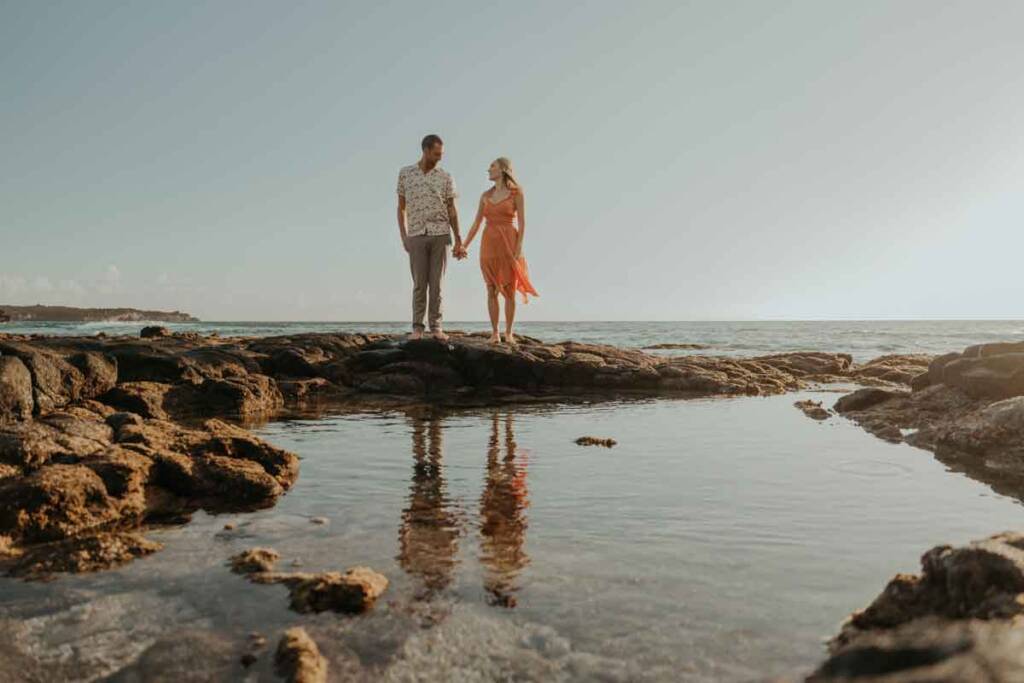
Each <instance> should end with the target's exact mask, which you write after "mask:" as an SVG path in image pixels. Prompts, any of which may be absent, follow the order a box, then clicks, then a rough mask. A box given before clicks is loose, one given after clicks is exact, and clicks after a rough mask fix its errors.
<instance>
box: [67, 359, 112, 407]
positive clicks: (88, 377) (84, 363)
mask: <svg viewBox="0 0 1024 683" xmlns="http://www.w3.org/2000/svg"><path fill="white" fill-rule="evenodd" d="M67 360H68V362H69V363H71V365H73V366H74V367H76V368H78V371H79V372H80V373H82V386H81V388H80V395H81V396H82V397H83V398H95V397H97V396H102V395H103V394H105V393H106V392H108V391H110V390H111V389H113V388H114V387H115V386H117V362H116V361H115V360H114V359H113V358H110V357H108V356H105V355H103V354H101V353H96V352H94V351H83V352H80V353H73V354H71V355H70V356H68V359H67Z"/></svg>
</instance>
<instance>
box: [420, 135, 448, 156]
mask: <svg viewBox="0 0 1024 683" xmlns="http://www.w3.org/2000/svg"><path fill="white" fill-rule="evenodd" d="M443 144H444V141H443V140H442V139H441V136H440V135H434V134H433V133H431V134H430V135H428V136H427V137H425V138H423V142H421V143H420V149H422V150H423V151H424V152H426V151H427V150H428V149H432V148H433V146H434V145H443Z"/></svg>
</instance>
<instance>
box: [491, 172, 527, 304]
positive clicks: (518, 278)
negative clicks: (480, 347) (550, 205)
mask: <svg viewBox="0 0 1024 683" xmlns="http://www.w3.org/2000/svg"><path fill="white" fill-rule="evenodd" d="M493 194H494V190H491V192H490V193H488V195H487V196H486V197H485V198H484V221H485V222H484V235H483V238H482V239H481V242H480V270H481V272H483V274H484V282H486V283H487V284H488V285H494V286H495V287H497V288H498V289H499V291H501V292H503V293H506V294H509V293H513V292H519V293H520V294H521V295H522V297H523V303H526V301H527V295H531V296H540V295H539V294H537V290H535V289H534V288H533V285H532V284H530V275H529V272H528V271H527V269H526V259H525V258H523V257H522V256H520V257H519V258H518V259H517V258H516V242H517V241H518V239H519V231H518V230H517V229H516V225H515V223H514V219H515V217H516V202H515V196H516V190H515V188H512V189H511V190H510V192H509V194H508V196H507V197H505V198H504V199H502V200H501V201H500V202H496V203H495V202H492V201H491V196H492V195H493Z"/></svg>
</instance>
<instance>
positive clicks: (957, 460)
mask: <svg viewBox="0 0 1024 683" xmlns="http://www.w3.org/2000/svg"><path fill="white" fill-rule="evenodd" d="M1022 349H1024V344H1022V343H1017V342H1014V343H1002V344H983V345H979V346H973V347H969V348H968V349H966V350H965V351H964V352H963V353H950V354H945V355H942V356H938V357H937V358H934V359H932V361H931V363H930V364H929V366H928V369H927V371H925V372H922V373H920V374H919V375H917V376H916V377H915V378H914V379H913V388H914V391H913V392H912V393H909V394H907V393H890V394H888V395H886V394H883V393H874V392H875V391H877V390H872V389H861V390H858V391H856V392H854V393H853V394H850V395H849V396H845V397H843V398H842V399H840V400H839V402H838V403H837V404H836V409H837V410H839V411H840V412H842V413H843V414H844V415H846V416H847V417H849V418H851V419H853V420H854V421H856V422H857V423H858V424H860V425H861V426H863V427H864V428H865V429H867V430H868V431H870V432H871V433H873V434H875V435H877V436H880V437H881V438H885V439H888V440H891V441H906V442H907V443H910V444H912V445H914V446H918V447H921V448H926V449H928V450H930V451H932V452H933V453H935V455H936V457H937V458H938V459H939V460H941V461H942V462H944V463H946V464H947V465H949V466H950V467H952V468H953V469H956V470H960V471H964V472H966V473H967V474H968V475H970V476H971V477H973V478H975V479H979V480H981V481H983V482H985V483H987V484H989V485H991V486H992V487H993V488H994V489H995V490H996V491H998V492H1000V493H1004V494H1007V495H1012V496H1016V497H1018V498H1020V499H1022V500H1024V352H1022ZM908 432H909V433H908ZM904 433H908V434H907V436H905V437H904V436H903V434H904Z"/></svg>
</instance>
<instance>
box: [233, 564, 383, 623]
mask: <svg viewBox="0 0 1024 683" xmlns="http://www.w3.org/2000/svg"><path fill="white" fill-rule="evenodd" d="M250 578H251V579H252V580H253V581H255V582H257V583H266V584H271V583H283V584H285V585H286V586H288V589H289V591H290V593H291V608H292V609H293V610H295V611H296V612H300V613H307V612H327V611H331V612H342V613H345V614H359V613H362V612H365V611H366V610H368V609H370V608H371V607H373V605H374V603H375V602H376V601H377V598H379V597H380V595H381V594H382V593H383V592H384V591H385V590H386V589H387V587H388V579H387V577H385V576H384V575H382V574H378V573H377V572H375V571H373V570H372V569H370V568H368V567H353V568H351V569H349V570H348V571H346V572H345V573H344V574H342V573H341V572H324V573H322V574H307V573H303V572H293V573H274V572H268V573H262V574H252V575H251V577H250Z"/></svg>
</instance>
